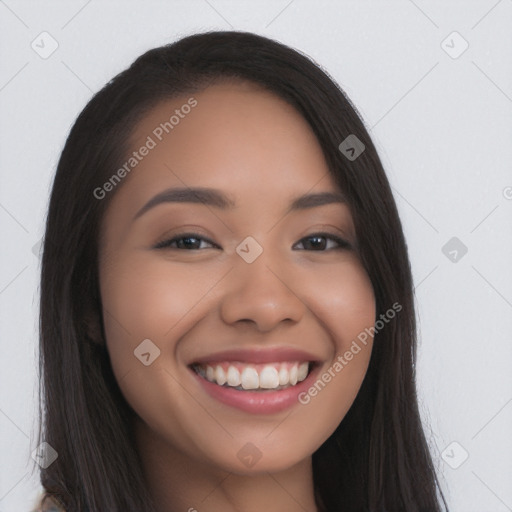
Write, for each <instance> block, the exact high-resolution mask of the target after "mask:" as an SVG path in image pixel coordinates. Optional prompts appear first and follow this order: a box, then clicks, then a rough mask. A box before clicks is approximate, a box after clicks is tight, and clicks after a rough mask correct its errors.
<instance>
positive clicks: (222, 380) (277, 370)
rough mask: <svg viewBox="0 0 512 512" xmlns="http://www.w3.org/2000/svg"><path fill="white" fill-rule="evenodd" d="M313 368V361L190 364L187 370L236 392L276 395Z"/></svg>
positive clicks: (296, 382)
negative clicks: (272, 393) (272, 392)
mask: <svg viewBox="0 0 512 512" xmlns="http://www.w3.org/2000/svg"><path fill="white" fill-rule="evenodd" d="M314 366H315V363H314V362H313V361H309V362H308V361H286V362H276V363H265V364H248V363H243V362H241V361H229V362H228V361H225V362H219V363H211V364H208V363H203V364H199V363H194V364H192V365H190V368H191V369H192V370H193V371H194V372H195V373H197V374H198V375H199V376H200V377H202V378H203V379H205V380H207V381H209V382H211V383H213V384H217V385H218V386H221V387H225V388H226V387H227V388H232V389H235V390H238V391H261V392H265V391H280V390H282V389H288V388H291V387H293V386H295V385H297V384H298V383H299V382H302V381H303V380H305V379H306V378H307V376H308V375H309V374H310V372H311V370H312V368H313V367H314Z"/></svg>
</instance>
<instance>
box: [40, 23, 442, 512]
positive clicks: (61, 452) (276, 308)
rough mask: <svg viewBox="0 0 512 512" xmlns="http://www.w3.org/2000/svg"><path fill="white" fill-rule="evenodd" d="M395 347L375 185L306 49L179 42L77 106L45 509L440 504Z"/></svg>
mask: <svg viewBox="0 0 512 512" xmlns="http://www.w3.org/2000/svg"><path fill="white" fill-rule="evenodd" d="M183 242H185V243H183ZM415 357H416V327H415V315H414V303H413V286H412V278H411V271H410V265H409V260H408V256H407V247H406V243H405V240H404V236H403V232H402V228H401V224H400V220H399V217H398V214H397V209H396V206H395V203H394V200H393V197H392V193H391V190H390V187H389V184H388V181H387V179H386V176H385V173H384V170H383V167H382V164H381V162H380V160H379V157H378V155H377V152H376V150H375V147H374V145H373V143H372V141H371V138H370V136H369V134H368V132H367V130H366V129H365V127H364V125H363V122H362V120H361V118H360V116H359V115H358V113H357V111H356V109H355V108H354V107H353V106H352V105H351V103H350V101H349V100H348V98H347V97H346V96H345V94H344V93H343V91H341V89H340V88H339V86H337V85H336V84H335V83H334V81H333V80H332V79H330V78H329V76H328V75H327V74H326V73H325V72H324V71H322V70H321V69H320V68H319V67H318V66H317V65H315V64H314V63H313V62H312V61H311V60H309V59H308V58H306V57H305V56H302V55H301V54H299V53H298V52H296V51H295V50H292V49H290V48H288V47H286V46H284V45H282V44H280V43H277V42H275V41H272V40H270V39H267V38H264V37H262V36H258V35H255V34H250V33H244V32H210V33H205V34H198V35H193V36H189V37H185V38H183V39H181V40H180V41H178V42H176V43H174V44H171V45H167V46H164V47H161V48H156V49H153V50H151V51H148V52H147V53H145V54H144V55H142V56H141V57H139V58H138V59H137V60H136V61H135V62H134V63H133V64H132V66H130V68H128V69H127V70H125V71H123V72H122V73H120V74H119V75H118V76H116V77H115V78H114V79H113V80H111V81H110V82H109V83H108V84H107V85H106V86H105V87H104V88H103V89H102V90H101V91H100V92H98V93H97V94H96V95H95V96H94V97H93V98H92V100H91V101H90V102H89V104H88V105H87V106H86V107H85V109H84V110H83V112H82V113H81V114H80V116H79V117H78V119H77V121H76V123H75V125H74V126H73V128H72V130H71V133H70V135H69V137H68V140H67V142H66V145H65V147H64V150H63V152H62V156H61V159H60V161H59V165H58V168H57V173H56V176H55V181H54V184H53V190H52V194H51V200H50V206H49V212H48V218H47V227H46V236H45V241H44V255H43V262H42V282H41V362H40V368H41V372H42V382H43V384H44V396H43V397H42V398H43V401H44V421H45V422H44V428H43V429H42V432H41V433H40V441H41V442H42V441H46V442H47V443H48V444H49V445H50V446H51V447H52V448H53V449H54V450H55V451H56V452H57V453H58V457H57V458H56V460H55V461H54V462H52V463H51V464H50V465H49V466H48V467H47V468H45V469H41V481H42V484H43V487H44V488H45V491H46V493H47V494H48V495H50V496H54V497H55V498H56V499H58V501H59V503H62V508H63V509H65V510H67V511H75V510H76V511H78V510H80V511H85V510H87V511H100V510H101V511H103V510H109V511H121V510H122V511H140V510H144V511H159V512H160V511H162V512H163V511H174V510H181V509H183V510H189V511H193V510H197V511H199V512H202V511H216V510H261V509H264V508H265V509H267V510H268V511H269V512H270V511H272V510H277V509H279V510H310V511H318V512H320V511H329V512H331V511H341V510H343V511H363V510H364V511H372V512H373V511H375V512H377V511H393V512H397V511H402V510H403V511H407V512H412V511H429V512H436V511H440V510H442V509H441V504H440V499H442V501H443V503H444V498H443V496H442V493H441V492H440V490H439V486H438V482H437V478H436V475H435V472H434V469H433V464H432V459H431V456H430V454H429V450H428V446H427V443H426V440H425V436H424V433H423V429H422V425H421V420H420V416H419V412H418V404H417V399H416V390H415V374H414V363H415ZM438 493H439V496H440V498H439V497H438ZM444 506H445V507H446V504H445V503H444Z"/></svg>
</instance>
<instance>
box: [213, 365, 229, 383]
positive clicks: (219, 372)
mask: <svg viewBox="0 0 512 512" xmlns="http://www.w3.org/2000/svg"><path fill="white" fill-rule="evenodd" d="M215 380H216V381H217V384H219V386H222V385H223V384H225V383H226V374H225V373H224V370H223V369H222V366H217V368H215Z"/></svg>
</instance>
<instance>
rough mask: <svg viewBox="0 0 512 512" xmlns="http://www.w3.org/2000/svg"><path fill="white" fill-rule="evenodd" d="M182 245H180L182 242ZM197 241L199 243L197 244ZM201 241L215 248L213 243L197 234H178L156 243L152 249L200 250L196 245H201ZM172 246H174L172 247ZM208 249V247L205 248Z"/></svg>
mask: <svg viewBox="0 0 512 512" xmlns="http://www.w3.org/2000/svg"><path fill="white" fill-rule="evenodd" d="M183 241H184V243H181V242H183ZM198 241H199V242H198ZM201 241H205V242H206V243H209V244H210V245H213V246H215V247H217V246H216V245H215V244H214V243H213V242H211V241H210V240H208V239H206V238H204V237H203V236H201V235H198V234H197V233H180V234H178V235H176V236H174V237H173V238H170V239H166V240H162V241H161V242H158V243H157V244H156V245H155V246H154V248H155V249H189V250H200V249H199V247H198V245H201ZM173 245H175V246H174V247H173ZM206 249H208V247H206Z"/></svg>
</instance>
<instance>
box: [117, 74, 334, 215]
mask: <svg viewBox="0 0 512 512" xmlns="http://www.w3.org/2000/svg"><path fill="white" fill-rule="evenodd" d="M192 105H193V106H192ZM144 147H151V149H150V150H149V151H145V152H144V153H145V156H143V157H141V156H140V154H141V153H142V148H144ZM134 153H137V158H140V161H139V160H137V163H136V166H135V167H134V168H133V170H131V171H130V172H129V173H128V174H127V177H126V178H125V182H124V183H122V186H121V187H119V190H117V191H116V197H114V198H113V201H112V204H111V205H110V207H109V209H110V210H111V209H112V208H113V209H116V210H118V209H120V208H121V209H122V210H123V211H122V212H121V213H119V215H122V216H123V217H131V216H133V215H134V214H135V212H136V211H137V210H139V209H140V208H141V207H142V206H143V205H144V204H145V203H146V202H147V201H148V200H150V199H151V198H152V197H153V196H155V195H157V194H159V193H161V192H162V191H164V190H166V189H169V188H173V187H180V188H187V187H190V188H192V187H207V188H215V189H219V190H222V191H223V192H225V193H226V195H228V196H230V197H232V198H234V201H235V203H236V205H235V206H236V208H237V209H238V208H240V207H241V208H244V207H246V209H251V211H253V212H261V213H262V214H263V213H264V214H265V215H268V216H269V217H270V216H275V215H276V214H282V212H283V209H284V208H285V206H286V207H287V206H288V205H289V203H290V200H291V198H295V197H298V196H300V195H303V194H306V193H315V192H325V191H338V188H337V186H336V185H335V183H334V181H333V179H332V176H331V174H330V173H329V171H328V167H327V164H326V162H325V158H324V155H323V152H322V149H321V147H320V144H319V142H318V140H317V139H316V137H315V135H314V133H313V131H312V129H311V127H310V126H309V124H308V123H307V122H306V120H305V119H304V118H303V117H302V115H301V114H300V113H299V112H298V111H297V110H296V109H295V108H293V107H292V106H291V105H290V104H288V103H287V102H285V101H284V100H282V99H281V98H279V97H277V96H276V95H274V94H272V93H270V92H268V91H265V90H262V89H261V88H260V87H258V86H255V85H254V84H250V83H249V84H247V83H224V84H217V85H213V86H210V87H208V88H207V89H205V90H203V91H200V92H197V93H191V94H185V95H183V96H181V97H179V98H174V99H172V100H166V101H162V102H161V103H159V104H158V105H157V106H155V107H154V108H152V109H151V110H150V111H149V112H148V113H147V114H146V115H145V116H144V117H143V119H142V120H141V121H140V122H139V123H138V125H137V127H136V129H135V130H134V133H133V136H132V137H131V144H130V152H129V154H128V155H127V158H129V157H130V155H132V157H133V154H134ZM133 158H135V157H133ZM340 192H341V191H340ZM116 205H117V206H116Z"/></svg>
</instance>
